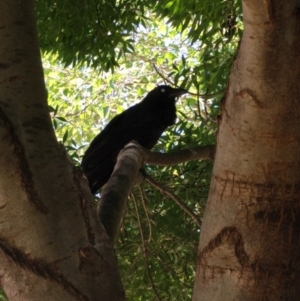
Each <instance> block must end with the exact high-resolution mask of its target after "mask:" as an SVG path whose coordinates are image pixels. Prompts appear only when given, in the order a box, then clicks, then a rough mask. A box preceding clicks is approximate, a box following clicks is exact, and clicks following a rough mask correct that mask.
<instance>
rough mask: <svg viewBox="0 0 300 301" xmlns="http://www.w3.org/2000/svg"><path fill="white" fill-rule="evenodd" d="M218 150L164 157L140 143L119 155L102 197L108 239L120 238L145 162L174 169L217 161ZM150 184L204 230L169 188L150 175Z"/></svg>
mask: <svg viewBox="0 0 300 301" xmlns="http://www.w3.org/2000/svg"><path fill="white" fill-rule="evenodd" d="M214 153H215V146H214V145H208V146H197V147H194V148H191V149H186V150H181V151H178V152H175V153H169V154H162V153H155V152H151V151H149V150H147V149H145V148H143V147H141V146H140V145H139V144H138V143H137V142H135V141H132V142H130V143H128V144H127V145H126V146H125V147H124V148H123V149H122V150H121V151H120V153H119V156H118V158H117V163H116V165H115V168H114V170H113V173H112V175H111V177H110V179H109V180H108V182H107V184H106V185H105V186H104V189H103V191H102V193H101V199H100V201H99V206H98V216H99V218H100V220H101V222H102V224H103V226H104V228H105V229H106V232H107V234H108V236H109V237H110V238H111V240H112V241H115V239H116V236H117V234H118V231H119V228H120V223H121V220H122V214H123V211H124V208H125V206H126V199H127V196H128V195H129V193H130V191H131V188H132V187H133V186H134V185H135V184H136V178H137V175H138V171H139V169H140V167H141V165H142V162H143V161H144V162H147V163H150V164H155V165H161V166H164V165H172V164H178V163H182V162H187V161H190V160H196V159H213V158H214ZM146 180H147V181H148V182H150V183H151V184H152V185H153V186H155V187H157V188H158V189H159V190H160V191H161V192H163V193H165V194H166V195H168V196H169V197H170V198H172V199H173V200H174V201H175V202H176V203H177V204H178V205H179V206H180V207H181V208H182V209H183V210H184V211H185V212H186V213H187V214H188V215H190V216H191V217H192V218H193V219H194V220H195V221H196V222H197V224H198V225H199V226H200V225H201V221H200V220H199V218H198V216H197V215H196V214H194V213H193V212H192V210H191V209H189V208H188V207H187V206H185V204H183V202H182V201H181V200H180V199H179V198H178V197H177V196H176V195H175V194H174V193H173V192H172V191H171V190H170V189H169V188H168V187H165V186H163V185H162V184H159V183H158V182H156V181H155V180H154V179H152V178H150V177H149V176H148V175H146Z"/></svg>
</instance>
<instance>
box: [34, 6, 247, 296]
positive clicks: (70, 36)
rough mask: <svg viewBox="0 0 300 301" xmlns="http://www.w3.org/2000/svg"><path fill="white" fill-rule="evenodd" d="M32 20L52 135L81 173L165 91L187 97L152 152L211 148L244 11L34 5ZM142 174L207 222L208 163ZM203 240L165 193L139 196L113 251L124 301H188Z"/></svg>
mask: <svg viewBox="0 0 300 301" xmlns="http://www.w3.org/2000/svg"><path fill="white" fill-rule="evenodd" d="M36 15H37V24H38V30H39V38H40V46H41V50H42V55H43V65H44V72H45V80H46V84H47V88H48V93H49V108H50V112H51V115H52V118H53V126H54V128H55V130H56V133H57V137H58V140H60V141H62V143H64V145H65V146H66V148H67V150H68V152H69V155H70V156H71V157H72V159H73V160H74V162H75V163H76V164H79V163H80V161H81V157H82V155H83V153H84V150H85V149H86V146H87V145H88V143H89V142H90V141H91V140H92V139H93V137H94V136H95V135H96V134H97V133H98V132H99V131H100V130H101V129H102V128H103V127H104V126H105V125H106V124H107V123H108V121H109V120H110V119H111V118H112V117H113V116H114V115H116V114H118V113H120V112H122V111H123V110H124V109H126V108H128V107H129V106H131V105H132V104H134V103H136V102H138V101H140V100H141V99H142V98H143V96H144V95H145V94H146V93H147V91H149V90H151V89H152V88H154V87H155V86H156V85H157V84H163V83H167V84H174V85H178V86H182V87H185V88H187V89H188V90H189V91H190V94H189V95H187V97H184V98H181V99H180V100H179V101H178V104H177V108H178V120H177V123H176V125H175V126H174V127H171V128H169V130H168V131H166V132H165V133H164V135H163V136H162V137H161V139H160V141H159V143H158V144H157V145H156V147H155V150H156V151H163V152H171V151H175V150H178V149H183V148H189V147H192V146H195V145H206V144H211V143H214V132H215V130H216V127H217V115H218V111H219V104H220V100H221V98H222V96H223V94H224V92H225V90H226V85H227V82H228V74H229V70H230V66H231V64H232V60H233V58H234V54H235V52H236V48H237V45H238V41H239V40H240V36H241V7H240V3H239V2H237V1H221V0H218V1H206V0H199V1H192V0H189V1H180V0H174V1H159V2H156V3H155V2H153V1H147V0H146V1H140V0H138V1H127V0H125V1H115V2H113V1H94V0H87V1H77V0H69V1H62V0H60V1H57V2H55V3H53V1H49V0H48V1H45V0H43V1H42V0H38V1H36ZM145 168H146V171H147V172H148V173H149V175H150V176H151V177H152V178H153V179H155V180H156V181H157V182H159V183H160V184H161V185H164V187H169V189H170V190H171V192H172V193H173V194H174V195H175V196H177V198H178V199H179V200H180V202H182V203H183V204H185V205H186V206H187V207H189V208H190V209H191V210H192V211H193V212H194V213H195V214H196V215H197V216H198V217H199V219H201V216H202V214H203V210H204V206H205V201H206V198H207V194H208V187H209V181H210V175H211V169H212V164H211V163H210V162H206V161H203V162H201V161H195V162H189V163H186V164H181V165H178V166H171V167H166V168H161V167H155V166H147V167H145ZM173 198H174V197H173ZM199 233H200V226H199V223H197V221H196V220H195V219H194V218H192V217H191V216H190V215H188V214H186V213H185V212H184V211H183V210H182V209H181V208H180V207H179V206H178V205H177V204H176V203H175V202H174V200H173V199H172V198H170V197H169V196H167V195H166V193H164V192H162V191H159V189H157V188H156V187H153V186H152V185H149V183H146V181H144V183H143V184H142V186H141V188H135V189H134V190H133V194H132V196H131V197H130V199H129V200H128V207H127V212H126V217H125V218H124V220H123V225H122V229H121V233H120V237H119V241H118V245H117V246H116V253H117V256H118V261H119V266H120V269H121V273H122V279H123V282H124V285H125V288H126V293H127V297H128V300H190V298H191V292H192V286H193V280H194V265H195V259H196V252H197V246H198V237H199Z"/></svg>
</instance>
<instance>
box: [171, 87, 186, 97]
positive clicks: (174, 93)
mask: <svg viewBox="0 0 300 301" xmlns="http://www.w3.org/2000/svg"><path fill="white" fill-rule="evenodd" d="M186 93H188V91H187V90H185V89H183V88H173V89H172V91H171V93H170V94H169V95H170V96H173V97H174V96H175V97H178V96H181V95H184V94H186Z"/></svg>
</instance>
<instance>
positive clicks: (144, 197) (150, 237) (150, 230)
mask: <svg viewBox="0 0 300 301" xmlns="http://www.w3.org/2000/svg"><path fill="white" fill-rule="evenodd" d="M139 190H140V194H141V198H142V204H143V207H144V211H145V214H146V217H147V221H148V227H149V237H148V239H147V242H150V241H151V239H152V225H151V221H150V217H149V213H148V208H147V206H146V196H145V193H144V190H143V188H142V186H141V185H139Z"/></svg>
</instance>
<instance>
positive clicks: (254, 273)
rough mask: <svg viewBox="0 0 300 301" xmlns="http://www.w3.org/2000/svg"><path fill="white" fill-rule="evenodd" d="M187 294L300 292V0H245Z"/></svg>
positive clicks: (261, 296) (230, 296)
mask: <svg viewBox="0 0 300 301" xmlns="http://www.w3.org/2000/svg"><path fill="white" fill-rule="evenodd" d="M243 12H244V28H245V30H244V34H243V38H242V41H241V44H240V47H239V51H238V54H237V57H236V59H235V62H234V64H233V67H232V73H231V76H230V83H229V87H228V90H227V93H226V96H225V98H224V100H223V103H222V115H221V118H220V124H219V131H218V134H217V150H216V159H215V165H214V170H213V175H212V183H211V188H210V194H209V200H208V204H207V208H206V212H205V216H204V221H203V226H202V229H201V238H200V245H199V253H198V260H197V275H196V282H195V287H194V295H193V300H194V301H200V300H201V301H208V300H209V301H217V300H218V301H219V300H220V301H221V300H222V301H223V300H226V301H229V300H230V301H237V300H240V301H241V300H243V301H247V300H251V301H254V300H268V301H273V300H289V301H296V300H299V298H300V286H299V282H300V275H299V272H300V210H299V204H300V203H299V202H300V194H299V192H300V106H299V100H300V85H299V79H300V42H299V41H300V3H299V1H298V0H290V1H286V0H268V1H260V0H244V1H243Z"/></svg>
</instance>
